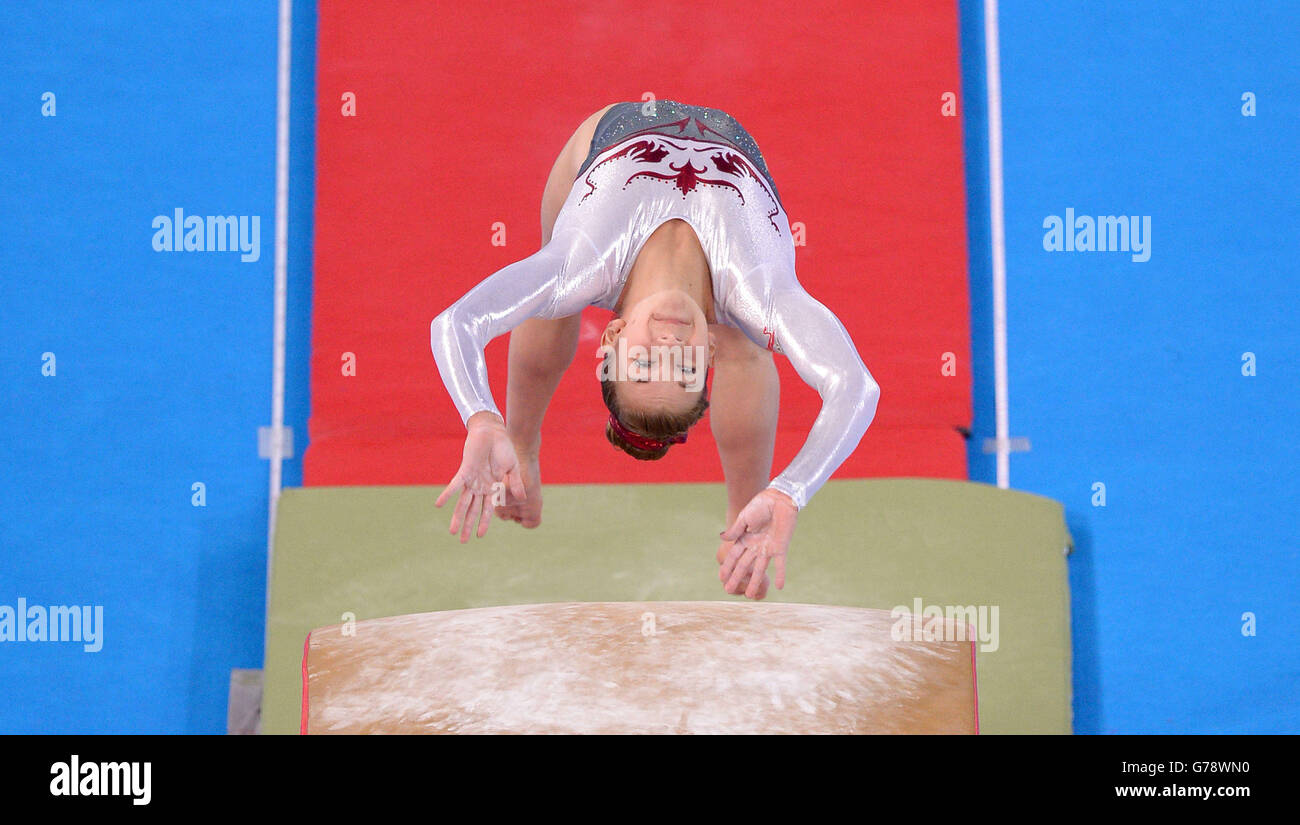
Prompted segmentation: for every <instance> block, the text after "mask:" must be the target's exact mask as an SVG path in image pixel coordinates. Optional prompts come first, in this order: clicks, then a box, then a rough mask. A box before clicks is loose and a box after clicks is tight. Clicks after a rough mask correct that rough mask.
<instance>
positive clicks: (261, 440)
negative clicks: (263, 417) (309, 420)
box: [257, 427, 293, 458]
mask: <svg viewBox="0 0 1300 825" xmlns="http://www.w3.org/2000/svg"><path fill="white" fill-rule="evenodd" d="M273 431H274V428H273V427H258V428H257V455H258V457H259V458H270V457H271V448H272V447H273V446H274V445H273V443H272V441H271V434H272V432H273ZM280 447H281V453H280V455H281V457H282V458H293V427H281V428H280Z"/></svg>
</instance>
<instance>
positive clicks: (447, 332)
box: [429, 230, 600, 543]
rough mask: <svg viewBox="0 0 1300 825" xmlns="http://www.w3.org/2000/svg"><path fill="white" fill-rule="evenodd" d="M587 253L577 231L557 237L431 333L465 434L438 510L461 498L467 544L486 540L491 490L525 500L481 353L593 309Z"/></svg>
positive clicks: (452, 310) (468, 298) (474, 294)
mask: <svg viewBox="0 0 1300 825" xmlns="http://www.w3.org/2000/svg"><path fill="white" fill-rule="evenodd" d="M586 246H589V244H588V242H587V241H586V238H585V236H584V235H583V234H582V233H581V232H579V231H577V230H571V231H568V232H564V233H556V235H555V236H554V237H552V239H551V241H550V242H549V243H547V244H546V245H545V246H544V247H542V248H541V249H540V250H538V251H537V252H536V253H534V254H532V255H530V256H529V257H527V258H524V259H523V260H521V261H517V262H515V263H513V264H510V265H509V266H507V267H504V268H502V269H500V270H498V271H497V272H496V273H494V274H493V275H492V276H491V277H489V278H487V279H486V280H484V281H483V282H482V283H480V284H479V285H478V286H476V287H474V288H473V289H471V290H470V291H469V292H467V293H465V295H464V297H462V298H461V299H460V300H459V301H457V302H456V303H454V304H452V305H451V306H450V307H448V308H447V309H446V310H444V311H443V312H442V313H441V314H440V315H438V317H437V318H435V319H434V320H433V323H432V324H431V325H430V330H429V333H430V334H429V340H430V346H431V348H432V350H433V356H434V359H435V360H436V361H437V363H438V371H439V373H440V374H441V375H442V380H443V383H444V384H445V385H446V387H447V392H448V393H450V394H451V398H452V402H453V403H454V404H455V405H456V409H457V411H458V412H459V413H460V417H461V421H463V422H464V423H465V427H466V429H467V431H468V432H467V434H466V437H465V451H464V455H463V458H462V461H461V466H460V469H459V470H458V471H457V473H456V476H455V477H454V478H453V479H452V480H451V483H450V484H448V485H447V488H446V489H444V490H443V492H442V494H441V495H440V496H438V500H437V506H439V507H441V506H442V505H443V504H444V503H445V502H446V501H447V499H448V498H449V497H450V496H451V495H452V494H453V493H457V492H459V493H460V497H459V499H458V500H457V503H456V509H455V512H454V513H453V515H452V519H451V532H452V533H457V532H459V533H460V540H461V542H462V543H463V542H465V541H468V540H469V532H470V529H471V526H472V525H473V524H474V523H475V522H476V521H477V522H478V530H477V531H476V535H478V536H479V537H482V536H483V535H485V534H486V533H487V528H488V523H489V522H490V521H491V517H492V505H491V503H490V501H489V496H491V495H492V493H493V492H494V490H493V487H494V485H496V484H498V483H501V482H504V483H505V484H506V485H507V487H508V488H509V490H510V492H511V494H512V495H513V496H514V497H515V498H516V499H517V500H523V499H524V498H525V495H526V494H525V490H524V480H523V475H522V472H521V467H520V466H519V460H518V456H517V455H516V453H515V450H514V447H513V446H512V445H511V443H510V438H509V436H508V435H507V434H506V428H505V424H504V422H503V420H502V418H501V413H500V411H499V410H498V409H497V406H496V403H495V402H494V401H493V400H492V391H491V389H490V388H489V386H488V377H487V363H486V361H485V359H484V357H483V349H484V347H486V346H487V344H488V342H489V341H491V340H492V339H493V338H495V337H497V336H498V335H501V334H502V333H505V332H509V331H510V330H511V329H513V328H514V327H516V326H518V325H519V324H520V323H522V322H524V321H526V320H527V319H529V318H556V317H564V316H567V315H573V314H575V313H577V312H580V311H581V310H582V308H583V307H584V306H586V305H587V304H589V303H591V302H592V300H594V298H593V295H594V292H595V291H596V290H597V289H598V284H599V280H600V279H599V278H598V277H596V276H597V274H598V273H597V269H598V268H599V266H600V264H599V262H598V261H595V260H592V257H591V256H590V255H583V254H581V253H583V252H584V251H586V250H585V247H586ZM462 528H463V529H462Z"/></svg>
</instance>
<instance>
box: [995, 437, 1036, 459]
mask: <svg viewBox="0 0 1300 825" xmlns="http://www.w3.org/2000/svg"><path fill="white" fill-rule="evenodd" d="M999 441H1005V442H1006V446H1007V452H1009V453H1027V452H1029V439H1028V438H1026V437H1024V436H1017V437H1016V438H1007V439H997V438H986V439H984V454H985V455H990V454H992V453H996V452H997V451H998V446H999V444H998V442H999Z"/></svg>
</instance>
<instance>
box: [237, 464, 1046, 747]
mask: <svg viewBox="0 0 1300 825" xmlns="http://www.w3.org/2000/svg"><path fill="white" fill-rule="evenodd" d="M439 492H440V488H435V487H312V488H301V489H287V490H285V491H284V494H283V496H282V497H281V499H280V509H279V513H278V516H277V526H276V538H275V560H274V565H273V570H272V576H271V594H270V611H269V612H270V619H269V622H268V626H267V640H266V670H265V682H264V683H265V692H264V695H263V700H262V730H263V732H265V733H297V732H298V728H299V722H300V718H301V701H302V670H301V668H302V652H303V641H304V639H305V638H306V636H307V633H308V631H310V630H312V629H313V628H317V627H323V626H325V625H331V624H338V623H340V622H343V621H346V620H347V618H349V617H348V615H347V614H351V615H352V616H354V617H355V619H356V620H357V621H360V620H362V619H372V618H379V617H382V616H393V615H398V614H403V613H424V612H428V611H433V610H458V609H461V608H468V607H489V606H495V605H505V604H533V603H541V602H569V601H577V602H581V601H590V602H602V601H718V600H727V599H734V598H738V597H734V596H729V595H727V594H726V593H725V592H724V591H723V590H722V585H721V583H719V582H718V580H717V569H718V567H717V562H716V561H715V560H714V554H715V552H716V550H717V545H718V539H717V535H718V532H719V531H720V530H722V529H723V528H724V526H725V525H724V524H723V516H724V514H725V503H726V498H725V494H724V491H723V487H722V485H721V484H644V485H553V486H549V487H545V488H544V495H545V507H544V509H543V514H542V525H541V526H540V527H538V528H537V529H536V530H525V529H523V528H522V527H519V526H518V525H516V524H512V523H507V522H503V521H493V523H492V526H491V528H490V530H489V531H488V535H487V536H486V537H485V538H482V539H471V540H470V542H469V543H468V544H464V545H462V544H460V543H459V541H458V539H457V537H454V536H451V535H450V534H448V532H447V525H448V521H449V519H450V517H451V512H450V511H451V506H450V505H448V506H447V507H445V508H443V509H442V510H439V509H437V508H435V507H434V505H433V502H434V500H435V499H436V498H437V495H438V493H439ZM1070 545H1071V540H1070V535H1069V532H1068V530H1067V529H1066V526H1065V520H1064V512H1063V508H1062V506H1061V504H1060V503H1058V502H1056V501H1053V500H1051V499H1048V498H1043V497H1041V496H1035V495H1030V494H1027V493H1019V492H1014V491H1007V490H999V489H997V488H996V487H992V486H990V485H986V484H978V483H973V482H963V481H942V480H935V479H906V478H905V479H870V480H862V481H832V482H830V483H828V484H827V485H826V486H825V487H823V488H822V490H821V491H820V492H819V493H818V494H817V497H816V498H815V499H814V500H813V501H812V503H811V504H810V505H809V506H808V507H807V508H805V510H804V511H803V512H802V513H800V515H799V526H798V528H797V529H796V531H795V536H794V540H793V542H792V543H791V546H790V551H789V555H788V557H787V559H788V562H787V581H786V586H785V590H783V591H778V590H776V589H775V588H772V589H771V591H770V593H769V595H768V600H769V601H777V602H802V603H807V604H832V605H844V606H849V607H875V608H882V609H885V610H890V609H893V608H894V607H895V606H905V607H906V608H907V609H909V610H913V609H915V607H916V605H917V602H916V600H918V599H919V600H920V605H921V606H922V607H937V608H940V609H944V610H949V609H953V608H959V607H960V608H966V607H974V608H976V609H977V610H978V609H979V608H983V616H982V619H983V628H982V629H983V630H984V631H985V632H983V633H981V640H980V643H979V652H978V653H977V656H976V668H977V673H978V688H979V711H980V732H981V733H1070V732H1071V727H1070V725H1071V711H1070V597H1069V588H1068V582H1067V576H1066V559H1065V553H1066V552H1067V550H1068V548H1069V547H1070ZM993 608H996V614H995V613H994V610H993ZM966 615H967V617H968V619H969V620H971V621H972V623H973V624H975V623H977V620H976V617H975V616H972V615H970V614H966ZM993 631H996V634H995V633H994V632H993ZM994 640H996V649H992V648H993V642H994Z"/></svg>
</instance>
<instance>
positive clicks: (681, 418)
mask: <svg viewBox="0 0 1300 825" xmlns="http://www.w3.org/2000/svg"><path fill="white" fill-rule="evenodd" d="M606 357H609V356H606ZM614 385H615V382H614V380H613V379H610V378H606V377H602V378H601V379H600V394H601V397H602V398H604V399H605V406H606V407H607V408H608V409H609V414H610V415H611V416H613V417H614V418H616V419H618V421H619V423H620V424H622V425H623V427H625V428H626V429H629V430H633V431H635V432H636V433H638V434H640V435H644V436H646V437H647V438H651V439H654V440H655V441H662V442H665V443H664V444H662V445H660V446H658V447H654V448H646V447H643V446H640V445H637V444H632V443H630V442H629V441H628V440H627V439H625V438H624V437H623V436H622V435H621V434H620V433H619V432H618V431H617V430H615V429H614V425H613V423H612V422H609V421H606V422H605V438H606V439H607V440H608V441H609V443H610V444H613V445H614V446H615V447H617V448H619V449H620V450H622V451H623V452H625V453H627V454H628V455H630V456H632V457H633V458H636V459H640V460H641V461H658V460H659V459H661V458H663V457H664V456H665V455H667V454H668V448H669V447H671V446H672V444H671V443H668V442H670V441H672V442H674V443H680V442H681V441H685V440H686V439H685V436H686V431H687V430H689V429H690V428H691V427H693V426H695V422H697V421H699V420H700V418H702V417H703V416H704V411H705V410H707V409H708V408H709V391H708V386H709V371H708V369H705V372H704V388H705V389H704V391H703V392H701V393H700V398H699V401H697V402H696V403H695V406H694V407H692V408H691V409H689V410H687V411H686V412H684V413H675V412H669V411H667V410H632V409H626V408H624V407H623V406H622V405H621V404H619V403H618V398H617V397H615V394H614Z"/></svg>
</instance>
